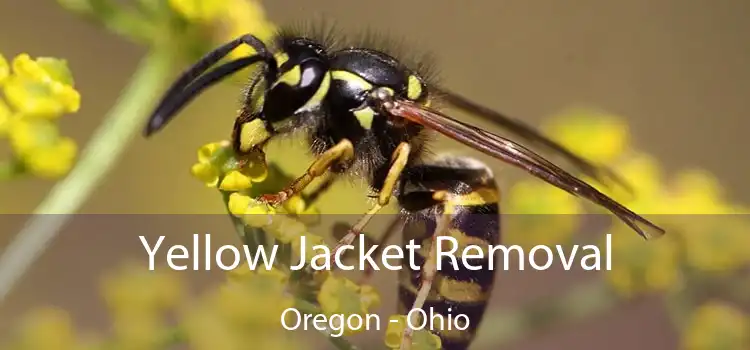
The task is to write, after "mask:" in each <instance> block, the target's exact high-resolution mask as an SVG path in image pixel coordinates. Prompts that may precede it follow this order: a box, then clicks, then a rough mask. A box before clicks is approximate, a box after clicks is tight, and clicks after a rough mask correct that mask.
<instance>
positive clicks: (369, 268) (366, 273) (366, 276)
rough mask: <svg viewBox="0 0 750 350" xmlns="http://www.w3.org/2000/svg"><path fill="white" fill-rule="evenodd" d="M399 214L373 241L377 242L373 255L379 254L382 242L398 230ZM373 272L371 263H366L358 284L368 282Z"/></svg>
mask: <svg viewBox="0 0 750 350" xmlns="http://www.w3.org/2000/svg"><path fill="white" fill-rule="evenodd" d="M401 218H402V217H401V216H397V217H396V218H394V219H393V220H392V221H391V223H390V224H388V227H387V228H386V229H385V233H384V234H383V235H382V236H380V238H379V239H378V240H377V242H375V244H377V246H378V247H377V248H375V251H374V252H373V253H372V255H374V256H380V252H382V251H383V244H384V243H385V242H388V240H389V239H390V238H391V237H392V236H393V234H394V233H396V232H398V231H399V230H397V229H398V228H399V226H401V225H400V224H402V220H401ZM373 272H375V270H374V269H373V267H372V265H369V264H368V265H367V267H366V268H365V271H364V272H363V273H362V277H360V279H359V284H368V283H369V281H370V278H372V273H373Z"/></svg>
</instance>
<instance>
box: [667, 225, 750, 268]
mask: <svg viewBox="0 0 750 350" xmlns="http://www.w3.org/2000/svg"><path fill="white" fill-rule="evenodd" d="M675 220H680V221H682V222H681V223H682V224H683V225H684V226H683V227H682V228H681V229H680V230H678V231H676V232H675V233H676V234H678V235H679V237H680V238H681V239H682V241H683V242H684V246H685V258H686V260H687V264H688V265H689V266H690V267H693V268H695V269H698V270H702V271H707V272H729V271H733V270H735V269H739V268H742V267H743V266H745V264H746V263H747V262H748V261H750V254H748V253H747V247H750V234H749V233H750V222H748V220H747V219H746V218H745V217H744V216H739V215H696V216H693V215H691V216H680V217H678V218H676V219H675Z"/></svg>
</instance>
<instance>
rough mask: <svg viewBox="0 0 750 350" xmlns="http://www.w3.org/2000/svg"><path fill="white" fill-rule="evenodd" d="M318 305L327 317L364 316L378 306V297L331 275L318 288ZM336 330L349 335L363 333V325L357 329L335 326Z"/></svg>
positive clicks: (367, 289) (350, 282) (368, 288)
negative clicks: (335, 315)
mask: <svg viewBox="0 0 750 350" xmlns="http://www.w3.org/2000/svg"><path fill="white" fill-rule="evenodd" d="M318 303H319V304H320V308H321V310H322V311H323V313H324V314H326V315H329V316H330V315H333V314H343V315H345V316H349V315H360V316H364V315H365V314H367V313H368V312H369V310H372V309H374V308H377V307H378V306H380V297H379V296H378V295H377V294H376V293H375V291H374V290H373V289H372V288H370V287H361V286H358V285H357V284H355V283H354V282H352V281H351V280H349V279H346V278H344V277H339V276H336V275H331V276H329V277H328V278H327V279H326V280H325V282H323V285H321V286H320V291H319V293H318ZM336 328H344V332H343V334H344V335H351V334H355V333H358V332H361V331H363V330H364V328H365V323H363V324H362V326H361V327H359V328H357V329H353V328H350V327H348V325H336Z"/></svg>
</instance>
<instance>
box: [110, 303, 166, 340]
mask: <svg viewBox="0 0 750 350" xmlns="http://www.w3.org/2000/svg"><path fill="white" fill-rule="evenodd" d="M113 330H114V337H115V339H116V340H117V344H118V345H120V347H121V348H123V349H155V348H157V347H158V346H159V345H161V344H160V343H161V342H162V339H161V338H160V337H161V336H163V334H164V333H165V332H166V330H167V325H166V322H165V320H164V317H163V315H159V314H146V313H135V312H129V313H118V314H115V315H114V317H113Z"/></svg>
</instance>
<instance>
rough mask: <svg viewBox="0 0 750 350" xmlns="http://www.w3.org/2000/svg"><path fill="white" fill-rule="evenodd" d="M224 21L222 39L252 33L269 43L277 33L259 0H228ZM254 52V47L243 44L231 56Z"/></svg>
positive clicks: (242, 55) (235, 56) (237, 56)
mask: <svg viewBox="0 0 750 350" xmlns="http://www.w3.org/2000/svg"><path fill="white" fill-rule="evenodd" d="M222 22H223V23H222V24H223V27H224V30H223V31H222V33H221V34H220V35H222V36H223V37H224V38H222V39H221V41H225V40H226V38H232V39H234V38H237V37H239V36H241V35H244V34H247V33H252V34H253V35H255V36H257V37H258V38H259V39H260V40H261V41H263V42H264V43H266V44H269V42H270V40H271V38H272V37H273V36H274V34H275V33H276V27H275V26H274V25H273V23H271V22H270V21H268V19H267V18H266V13H265V10H264V9H263V6H262V5H261V4H260V2H259V1H257V0H251V1H247V0H227V12H226V14H225V18H224V19H223V21H222ZM253 53H254V51H253V49H251V48H250V47H249V46H247V45H242V46H239V47H238V48H236V49H234V50H233V51H232V52H231V53H230V54H229V56H230V57H231V58H239V57H244V56H247V55H251V54H253Z"/></svg>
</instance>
